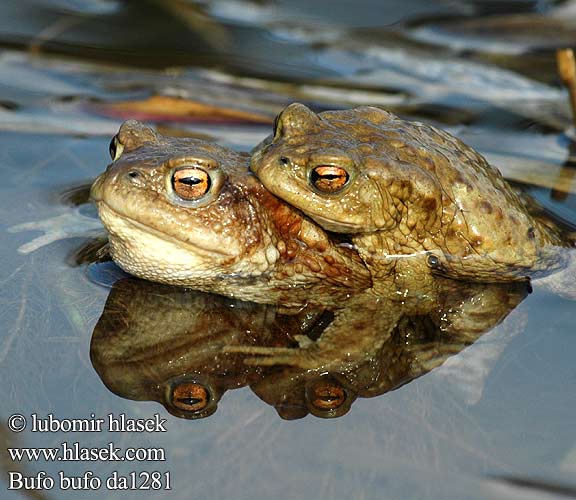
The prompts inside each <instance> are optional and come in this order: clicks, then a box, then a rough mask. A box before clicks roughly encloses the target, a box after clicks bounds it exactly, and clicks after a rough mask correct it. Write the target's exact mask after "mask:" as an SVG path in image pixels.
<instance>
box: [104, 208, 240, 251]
mask: <svg viewBox="0 0 576 500" xmlns="http://www.w3.org/2000/svg"><path fill="white" fill-rule="evenodd" d="M96 204H97V206H98V211H99V212H100V211H102V212H104V213H106V212H109V213H111V214H112V215H113V217H116V218H118V219H120V220H122V221H123V222H125V223H127V224H129V225H131V226H133V227H134V228H135V229H136V230H138V231H142V232H144V233H147V234H150V235H152V236H154V237H156V238H159V239H161V240H163V241H166V242H167V243H170V244H172V245H176V246H180V247H181V246H185V247H187V248H190V250H191V251H192V252H195V253H204V254H209V255H214V254H217V255H219V256H222V257H233V255H232V254H230V253H228V252H225V251H223V250H221V249H220V248H214V247H206V246H202V245H199V244H197V243H195V242H190V241H183V240H180V239H178V238H175V237H174V236H170V235H169V234H166V233H163V232H162V231H159V230H158V229H155V228H153V227H151V226H148V225H146V224H143V223H142V222H140V221H137V220H135V219H133V218H132V217H130V216H128V215H126V214H124V213H122V212H120V211H118V210H116V209H114V208H112V207H111V206H110V205H109V204H108V203H106V202H105V201H104V200H102V199H99V200H97V201H96ZM100 218H101V219H103V217H102V214H100Z"/></svg>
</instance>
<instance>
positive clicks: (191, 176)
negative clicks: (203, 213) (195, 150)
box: [172, 167, 212, 201]
mask: <svg viewBox="0 0 576 500" xmlns="http://www.w3.org/2000/svg"><path fill="white" fill-rule="evenodd" d="M211 184H212V181H211V180H210V176H209V175H208V173H207V172H206V171H205V170H203V169H201V168H198V167H188V168H181V169H179V170H176V171H174V173H173V174H172V188H173V189H174V192H175V193H176V194H177V195H178V196H179V197H180V198H182V199H183V200H187V201H194V200H198V199H200V198H202V196H204V195H205V194H206V193H207V192H208V191H210V186H211Z"/></svg>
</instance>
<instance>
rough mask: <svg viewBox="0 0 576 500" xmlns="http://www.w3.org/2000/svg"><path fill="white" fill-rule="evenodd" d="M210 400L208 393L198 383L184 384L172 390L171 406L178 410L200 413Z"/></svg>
mask: <svg viewBox="0 0 576 500" xmlns="http://www.w3.org/2000/svg"><path fill="white" fill-rule="evenodd" d="M210 399H211V398H210V391H209V390H208V389H207V388H206V387H205V386H204V385H202V384H200V383H198V382H185V383H182V384H178V385H176V386H175V387H174V388H173V389H172V404H173V405H174V406H175V407H176V408H179V409H180V410H185V411H191V412H199V411H202V410H204V408H206V407H207V406H208V404H209V403H210Z"/></svg>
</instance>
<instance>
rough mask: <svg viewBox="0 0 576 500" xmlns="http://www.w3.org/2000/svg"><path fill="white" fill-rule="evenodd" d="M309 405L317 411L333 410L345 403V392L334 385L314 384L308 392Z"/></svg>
mask: <svg viewBox="0 0 576 500" xmlns="http://www.w3.org/2000/svg"><path fill="white" fill-rule="evenodd" d="M310 392H311V395H312V398H311V401H310V402H311V403H312V404H313V405H314V406H315V407H316V408H317V409H318V410H323V411H327V410H335V409H337V408H339V407H340V406H342V405H343V404H344V402H345V401H346V392H345V391H344V389H343V388H342V387H340V386H338V385H336V384H330V383H319V384H315V385H314V386H313V387H312V390H311V391H310Z"/></svg>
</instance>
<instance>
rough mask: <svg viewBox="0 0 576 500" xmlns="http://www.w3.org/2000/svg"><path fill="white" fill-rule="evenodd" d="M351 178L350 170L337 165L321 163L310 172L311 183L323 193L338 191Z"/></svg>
mask: <svg viewBox="0 0 576 500" xmlns="http://www.w3.org/2000/svg"><path fill="white" fill-rule="evenodd" d="M349 179H350V175H348V172H347V171H346V170H345V169H344V168H342V167H338V166H335V165H319V166H317V167H314V169H313V170H312V171H311V172H310V183H311V184H312V186H314V187H315V188H316V189H317V190H318V191H320V192H321V193H336V192H338V191H340V190H341V189H342V188H344V187H345V186H346V184H347V183H348V180H349Z"/></svg>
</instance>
